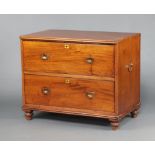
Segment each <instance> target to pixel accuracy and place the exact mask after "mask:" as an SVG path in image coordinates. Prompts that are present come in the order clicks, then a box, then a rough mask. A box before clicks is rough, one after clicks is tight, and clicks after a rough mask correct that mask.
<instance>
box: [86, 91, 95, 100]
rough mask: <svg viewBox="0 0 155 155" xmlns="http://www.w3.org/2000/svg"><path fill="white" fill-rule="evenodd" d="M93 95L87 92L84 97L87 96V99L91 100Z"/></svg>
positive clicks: (93, 93)
mask: <svg viewBox="0 0 155 155" xmlns="http://www.w3.org/2000/svg"><path fill="white" fill-rule="evenodd" d="M94 95H95V92H87V93H86V96H87V97H88V98H89V99H93V97H94Z"/></svg>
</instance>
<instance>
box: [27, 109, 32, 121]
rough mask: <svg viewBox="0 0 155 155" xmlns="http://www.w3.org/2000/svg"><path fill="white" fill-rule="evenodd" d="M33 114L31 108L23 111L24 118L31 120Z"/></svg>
mask: <svg viewBox="0 0 155 155" xmlns="http://www.w3.org/2000/svg"><path fill="white" fill-rule="evenodd" d="M32 116H33V110H27V111H25V119H27V120H31V119H32Z"/></svg>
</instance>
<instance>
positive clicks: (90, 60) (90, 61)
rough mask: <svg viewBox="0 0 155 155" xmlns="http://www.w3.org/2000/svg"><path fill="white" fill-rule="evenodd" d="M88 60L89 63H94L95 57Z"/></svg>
mask: <svg viewBox="0 0 155 155" xmlns="http://www.w3.org/2000/svg"><path fill="white" fill-rule="evenodd" d="M86 62H87V63H88V64H93V62H94V59H93V58H87V59H86Z"/></svg>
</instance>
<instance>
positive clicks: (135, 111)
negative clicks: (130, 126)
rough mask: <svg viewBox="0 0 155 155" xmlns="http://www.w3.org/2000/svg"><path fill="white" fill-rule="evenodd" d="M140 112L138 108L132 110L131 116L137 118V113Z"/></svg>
mask: <svg viewBox="0 0 155 155" xmlns="http://www.w3.org/2000/svg"><path fill="white" fill-rule="evenodd" d="M138 113H139V109H136V110H134V111H132V112H131V117H132V118H136V117H137V115H138Z"/></svg>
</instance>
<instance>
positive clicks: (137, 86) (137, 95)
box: [131, 35, 140, 106]
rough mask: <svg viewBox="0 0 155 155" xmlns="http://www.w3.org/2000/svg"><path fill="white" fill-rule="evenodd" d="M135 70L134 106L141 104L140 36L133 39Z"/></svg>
mask: <svg viewBox="0 0 155 155" xmlns="http://www.w3.org/2000/svg"><path fill="white" fill-rule="evenodd" d="M131 55H132V63H133V70H132V72H131V87H132V88H131V89H132V91H131V93H132V94H131V95H132V97H131V102H132V105H133V106H136V105H138V104H139V103H140V35H136V36H134V37H132V39H131Z"/></svg>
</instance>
